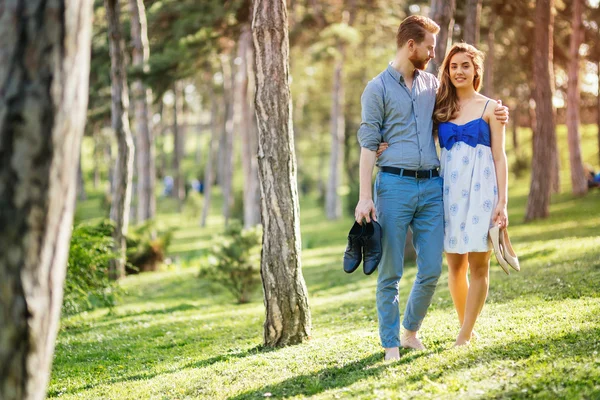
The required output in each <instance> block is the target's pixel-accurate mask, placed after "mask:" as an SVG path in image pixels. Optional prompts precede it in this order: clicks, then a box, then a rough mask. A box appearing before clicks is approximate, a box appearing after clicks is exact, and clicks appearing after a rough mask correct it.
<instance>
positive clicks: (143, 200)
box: [129, 0, 156, 222]
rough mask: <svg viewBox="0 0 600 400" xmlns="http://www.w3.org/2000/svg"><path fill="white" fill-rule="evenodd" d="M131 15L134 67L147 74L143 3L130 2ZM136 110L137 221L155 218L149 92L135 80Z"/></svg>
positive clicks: (150, 98)
mask: <svg viewBox="0 0 600 400" xmlns="http://www.w3.org/2000/svg"><path fill="white" fill-rule="evenodd" d="M129 11H130V15H131V40H132V42H133V57H132V59H133V60H132V61H133V66H134V67H137V68H139V69H141V70H143V71H148V59H149V57H150V46H149V44H148V30H147V22H146V8H145V6H144V2H143V0H129ZM131 88H132V91H133V103H134V109H135V118H134V120H135V127H136V129H135V130H136V159H137V198H138V203H137V221H138V222H143V221H146V220H148V219H152V218H154V214H155V213H156V198H155V197H154V188H155V186H156V167H155V164H154V157H155V151H154V139H153V137H152V136H153V135H152V127H151V118H150V114H151V113H150V105H151V104H152V91H151V90H150V89H149V88H147V87H146V86H145V85H144V84H143V82H142V81H141V80H140V79H138V80H136V81H135V82H133V84H132V85H131Z"/></svg>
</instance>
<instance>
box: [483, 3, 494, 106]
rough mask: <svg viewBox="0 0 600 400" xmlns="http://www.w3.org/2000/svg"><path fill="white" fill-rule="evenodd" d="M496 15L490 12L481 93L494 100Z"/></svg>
mask: <svg viewBox="0 0 600 400" xmlns="http://www.w3.org/2000/svg"><path fill="white" fill-rule="evenodd" d="M495 23H496V13H494V12H493V11H492V13H491V14H490V20H489V31H488V34H487V47H488V51H487V54H486V56H485V68H484V69H483V87H482V92H483V94H484V95H486V96H487V97H491V98H494V97H495V93H494V67H495V65H494V64H495V61H496V47H495V45H496V37H495V33H494V32H496V29H495Z"/></svg>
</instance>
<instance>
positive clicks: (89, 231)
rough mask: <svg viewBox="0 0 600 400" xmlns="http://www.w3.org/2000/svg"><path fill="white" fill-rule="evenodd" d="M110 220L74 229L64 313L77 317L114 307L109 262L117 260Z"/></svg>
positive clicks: (116, 292) (82, 225)
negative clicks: (101, 308) (98, 309)
mask: <svg viewBox="0 0 600 400" xmlns="http://www.w3.org/2000/svg"><path fill="white" fill-rule="evenodd" d="M113 229H114V226H113V225H112V223H111V222H110V221H108V220H105V221H102V222H100V223H97V224H81V225H78V226H76V227H75V228H74V229H73V234H72V237H71V245H70V248H69V260H68V263H67V276H66V279H65V289H64V301H63V307H62V310H63V314H65V315H69V314H75V313H79V312H81V311H86V310H91V309H93V308H96V307H112V306H113V305H114V304H115V301H116V299H117V297H118V294H119V291H118V287H117V285H116V284H115V283H114V282H113V281H111V280H110V279H109V263H110V260H112V259H113V258H114V257H115V253H114V250H113V244H114V242H113V239H112V236H111V234H112V231H113Z"/></svg>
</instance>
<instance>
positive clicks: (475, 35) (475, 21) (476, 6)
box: [463, 0, 491, 47]
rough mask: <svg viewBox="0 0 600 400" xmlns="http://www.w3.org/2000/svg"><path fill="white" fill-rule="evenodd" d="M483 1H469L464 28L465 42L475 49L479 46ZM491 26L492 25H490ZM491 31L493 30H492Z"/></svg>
mask: <svg viewBox="0 0 600 400" xmlns="http://www.w3.org/2000/svg"><path fill="white" fill-rule="evenodd" d="M482 2H483V0H467V4H466V13H467V15H466V18H465V26H464V29H465V30H464V32H465V33H464V36H463V38H464V41H465V42H466V43H469V44H472V45H473V46H475V47H478V45H479V21H480V19H481V3H482ZM490 26H491V24H490ZM490 30H491V29H490Z"/></svg>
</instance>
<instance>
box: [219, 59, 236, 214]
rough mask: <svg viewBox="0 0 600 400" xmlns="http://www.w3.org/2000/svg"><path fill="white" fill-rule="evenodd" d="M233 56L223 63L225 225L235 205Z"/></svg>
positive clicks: (222, 172) (221, 168) (222, 188)
mask: <svg viewBox="0 0 600 400" xmlns="http://www.w3.org/2000/svg"><path fill="white" fill-rule="evenodd" d="M232 58H233V57H226V56H223V57H222V58H221V64H222V65H223V100H224V102H225V104H224V109H225V121H224V122H225V125H224V130H223V137H222V141H221V146H222V147H221V149H220V151H221V155H222V159H221V160H220V161H221V163H222V164H221V166H220V173H221V181H220V182H219V184H220V185H221V190H222V191H223V218H225V225H227V224H228V223H229V218H230V217H231V209H232V207H233V187H232V184H233V182H232V181H233V125H234V113H233V106H234V93H235V86H236V85H235V74H234V73H233V68H232V65H233V60H232Z"/></svg>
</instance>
